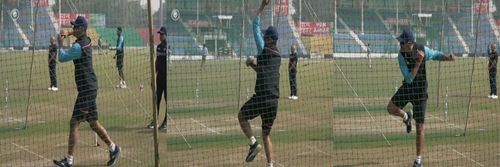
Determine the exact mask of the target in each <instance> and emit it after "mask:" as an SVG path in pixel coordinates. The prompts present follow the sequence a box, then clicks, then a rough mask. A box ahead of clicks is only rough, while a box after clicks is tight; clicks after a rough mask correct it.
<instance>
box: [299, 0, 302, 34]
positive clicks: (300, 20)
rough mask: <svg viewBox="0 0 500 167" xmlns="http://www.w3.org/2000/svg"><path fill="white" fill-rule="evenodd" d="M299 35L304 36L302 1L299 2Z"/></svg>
mask: <svg viewBox="0 0 500 167" xmlns="http://www.w3.org/2000/svg"><path fill="white" fill-rule="evenodd" d="M299 35H302V0H299Z"/></svg>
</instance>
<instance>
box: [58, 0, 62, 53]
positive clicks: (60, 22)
mask: <svg viewBox="0 0 500 167" xmlns="http://www.w3.org/2000/svg"><path fill="white" fill-rule="evenodd" d="M61 1H62V0H59V20H58V21H59V31H61V24H62V21H61ZM59 47H61V46H59Z"/></svg>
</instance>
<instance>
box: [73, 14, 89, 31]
mask: <svg viewBox="0 0 500 167" xmlns="http://www.w3.org/2000/svg"><path fill="white" fill-rule="evenodd" d="M71 25H73V26H75V27H83V28H87V20H85V18H84V17H83V16H78V17H77V18H76V20H75V21H71Z"/></svg>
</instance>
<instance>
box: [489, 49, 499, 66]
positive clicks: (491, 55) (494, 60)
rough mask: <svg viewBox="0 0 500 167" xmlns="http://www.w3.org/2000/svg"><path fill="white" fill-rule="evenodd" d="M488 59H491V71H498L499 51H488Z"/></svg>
mask: <svg viewBox="0 0 500 167" xmlns="http://www.w3.org/2000/svg"><path fill="white" fill-rule="evenodd" d="M488 57H489V61H488V66H489V67H490V68H491V69H496V68H497V62H498V53H497V51H496V50H495V51H488Z"/></svg>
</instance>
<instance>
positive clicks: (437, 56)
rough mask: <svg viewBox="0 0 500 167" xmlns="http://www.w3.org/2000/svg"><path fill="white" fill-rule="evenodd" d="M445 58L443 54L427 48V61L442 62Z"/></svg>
mask: <svg viewBox="0 0 500 167" xmlns="http://www.w3.org/2000/svg"><path fill="white" fill-rule="evenodd" d="M443 57H444V54H443V52H440V51H435V50H432V49H429V48H428V47H425V61H429V60H442V59H443Z"/></svg>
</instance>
